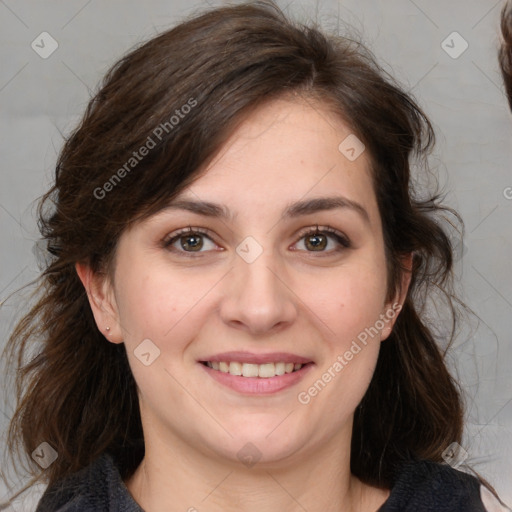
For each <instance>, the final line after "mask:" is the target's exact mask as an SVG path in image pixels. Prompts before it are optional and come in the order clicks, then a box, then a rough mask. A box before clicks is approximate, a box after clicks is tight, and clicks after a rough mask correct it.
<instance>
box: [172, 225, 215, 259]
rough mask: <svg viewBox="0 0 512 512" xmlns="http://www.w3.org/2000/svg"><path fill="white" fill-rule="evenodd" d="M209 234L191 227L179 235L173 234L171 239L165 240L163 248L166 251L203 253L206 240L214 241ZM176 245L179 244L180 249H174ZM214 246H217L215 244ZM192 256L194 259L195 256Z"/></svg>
mask: <svg viewBox="0 0 512 512" xmlns="http://www.w3.org/2000/svg"><path fill="white" fill-rule="evenodd" d="M208 233H209V231H208V230H205V229H202V228H192V227H191V226H189V227H188V228H185V229H181V230H180V231H178V232H177V233H172V234H171V235H170V237H169V238H167V239H166V240H164V242H163V246H164V247H165V248H166V249H170V250H172V251H174V252H181V253H194V252H201V249H202V248H203V247H204V242H203V240H204V239H208V240H210V242H212V239H211V237H210V236H209V235H208ZM176 244H179V248H176V247H173V246H174V245H176ZM212 245H214V246H215V244H213V242H212ZM188 255H189V254H187V256H188ZM190 256H191V257H194V256H193V255H190Z"/></svg>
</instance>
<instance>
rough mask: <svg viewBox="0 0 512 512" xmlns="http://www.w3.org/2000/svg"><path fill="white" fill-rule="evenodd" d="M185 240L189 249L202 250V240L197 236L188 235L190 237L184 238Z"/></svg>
mask: <svg viewBox="0 0 512 512" xmlns="http://www.w3.org/2000/svg"><path fill="white" fill-rule="evenodd" d="M183 239H184V240H186V241H187V242H186V244H188V245H189V247H190V248H192V249H197V248H199V249H201V247H202V245H203V244H202V241H201V238H200V237H198V236H196V235H188V236H186V237H184V238H183ZM183 239H182V240H183ZM189 240H195V243H194V242H192V243H191V244H190V243H188V241H189ZM183 247H184V248H185V246H183Z"/></svg>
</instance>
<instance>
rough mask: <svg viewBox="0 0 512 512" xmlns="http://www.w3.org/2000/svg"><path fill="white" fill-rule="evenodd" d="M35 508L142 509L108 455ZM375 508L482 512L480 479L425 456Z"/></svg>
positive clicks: (404, 470)
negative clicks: (425, 459)
mask: <svg viewBox="0 0 512 512" xmlns="http://www.w3.org/2000/svg"><path fill="white" fill-rule="evenodd" d="M36 512H143V509H142V508H141V507H140V506H139V505H138V504H137V503H136V502H135V500H134V499H133V498H132V496H131V494H130V493H129V492H128V489H127V488H126V486H125V484H124V482H123V480H122V478H121V475H120V473H119V471H118V469H117V467H116V465H115V463H114V460H113V458H112V457H111V456H110V455H107V454H104V455H102V456H101V457H99V458H98V459H97V460H96V461H95V462H94V463H93V464H91V465H90V466H88V467H87V468H84V469H82V470H81V471H79V472H78V473H75V474H74V475H71V476H69V477H68V478H66V479H64V480H63V481H61V482H60V483H57V484H55V485H54V486H52V487H51V488H49V489H47V490H46V491H45V493H44V495H43V496H42V498H41V500H40V501H39V504H38V507H37V509H36ZM378 512H486V509H485V508H484V505H483V503H482V499H481V497H480V483H479V482H478V480H477V479H476V478H475V477H474V476H472V475H469V474H466V473H462V472H461V471H457V470H455V469H453V468H452V467H450V466H446V465H444V464H438V463H435V462H429V461H411V462H408V463H407V464H405V465H404V466H402V467H401V468H400V470H399V471H398V472H397V473H396V475H395V478H394V483H393V487H392V489H391V494H390V496H389V498H388V499H387V500H386V502H385V503H384V504H383V505H382V506H381V507H380V508H379V510H378Z"/></svg>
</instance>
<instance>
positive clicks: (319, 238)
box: [301, 226, 351, 254]
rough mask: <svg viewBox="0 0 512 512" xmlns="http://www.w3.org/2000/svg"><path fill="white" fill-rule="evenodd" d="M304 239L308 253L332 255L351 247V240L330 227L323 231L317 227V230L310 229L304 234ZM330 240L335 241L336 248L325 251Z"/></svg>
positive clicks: (302, 237)
mask: <svg viewBox="0 0 512 512" xmlns="http://www.w3.org/2000/svg"><path fill="white" fill-rule="evenodd" d="M302 239H304V246H305V247H306V251H307V252H320V253H326V254H332V253H336V252H339V251H342V250H344V249H348V248H349V247H351V243H350V241H349V239H348V238H347V237H346V236H344V235H343V234H342V233H340V232H338V231H337V230H335V229H333V228H331V227H330V226H327V227H325V228H322V229H319V228H318V226H317V227H316V229H313V230H311V229H310V230H309V231H306V232H305V233H302V236H301V240H302ZM329 240H334V242H335V243H334V247H333V248H332V249H331V250H325V249H326V247H327V246H328V245H329Z"/></svg>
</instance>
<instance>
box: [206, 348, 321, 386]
mask: <svg viewBox="0 0 512 512" xmlns="http://www.w3.org/2000/svg"><path fill="white" fill-rule="evenodd" d="M271 355H272V357H274V356H275V355H276V354H271ZM289 355H290V354H289ZM224 357H225V356H224ZM302 359H304V358H302ZM216 360H217V359H213V361H216ZM221 360H222V361H226V359H221ZM233 360H235V361H236V359H232V360H231V361H233ZM208 361H212V359H208ZM228 361H230V359H228ZM272 361H276V359H272ZM280 361H281V362H282V360H280ZM238 362H240V361H238ZM245 362H248V361H245ZM288 362H290V363H291V362H293V361H288ZM262 364H264V363H262ZM198 365H199V366H200V367H201V368H202V369H203V370H204V371H205V372H207V374H208V375H209V376H210V377H212V378H213V379H214V380H215V381H217V382H219V383H220V384H222V385H224V386H226V387H228V388H230V389H233V390H234V391H237V392H238V393H242V394H246V395H269V394H272V393H278V392H280V391H283V390H285V389H288V388H290V387H292V386H294V385H295V384H298V383H299V382H300V381H301V380H302V379H303V378H304V377H305V376H306V374H308V373H309V371H310V370H311V369H312V368H313V367H314V366H315V364H314V363H313V362H311V361H309V362H308V363H307V364H305V366H303V367H302V368H301V369H300V370H297V371H294V372H292V373H285V374H284V375H276V376H275V377H268V378H263V377H241V376H239V375H231V374H230V373H224V372H221V371H219V370H214V369H213V368H210V367H209V366H206V365H205V364H202V363H201V362H198Z"/></svg>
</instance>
